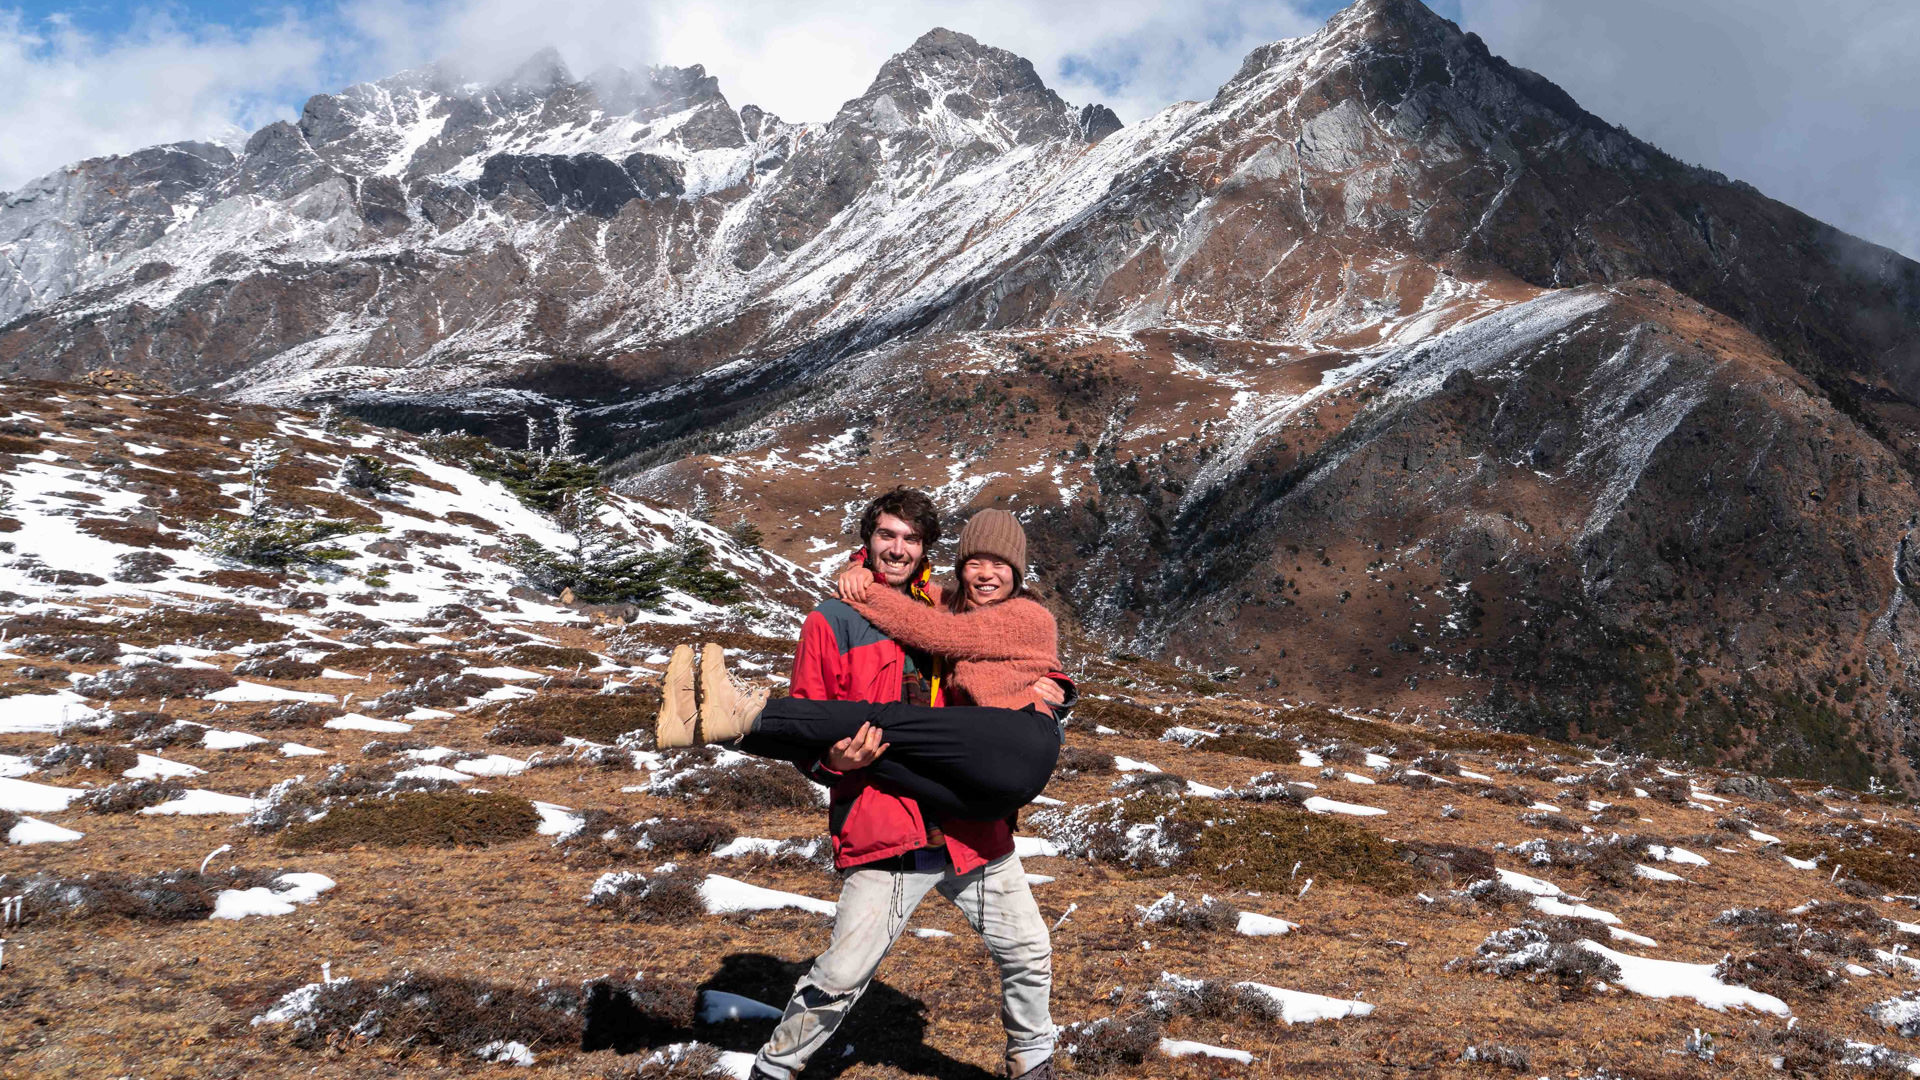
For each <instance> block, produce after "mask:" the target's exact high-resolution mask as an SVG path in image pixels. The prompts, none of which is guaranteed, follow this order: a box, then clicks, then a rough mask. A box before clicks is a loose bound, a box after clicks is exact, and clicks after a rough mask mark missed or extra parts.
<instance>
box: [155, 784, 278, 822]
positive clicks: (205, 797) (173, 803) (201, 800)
mask: <svg viewBox="0 0 1920 1080" xmlns="http://www.w3.org/2000/svg"><path fill="white" fill-rule="evenodd" d="M259 805H260V804H259V800H257V799H249V798H247V797H246V796H244V795H223V794H221V793H220V792H217V791H205V790H202V789H200V788H188V789H187V790H186V791H184V792H181V794H180V796H179V797H178V798H176V799H170V800H168V801H167V802H163V803H161V804H159V805H158V806H149V807H145V808H143V809H142V810H141V811H140V812H141V813H143V814H158V815H167V816H171V815H174V814H188V815H198V814H251V813H253V812H254V811H255V810H256V809H258V808H259Z"/></svg>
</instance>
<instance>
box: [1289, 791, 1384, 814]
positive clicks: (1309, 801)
mask: <svg viewBox="0 0 1920 1080" xmlns="http://www.w3.org/2000/svg"><path fill="white" fill-rule="evenodd" d="M1300 805H1301V806H1304V807H1306V808H1307V809H1309V810H1311V811H1313V812H1314V813H1316V814H1346V815H1348V816H1349V817H1378V816H1380V815H1381V814H1384V813H1386V811H1385V810H1382V809H1380V808H1379V807H1377V806H1361V805H1359V804H1358V803H1348V802H1341V801H1339V800H1338V799H1329V798H1326V797H1324V796H1320V795H1309V796H1307V797H1306V799H1305V800H1304V801H1302V802H1301V803H1300Z"/></svg>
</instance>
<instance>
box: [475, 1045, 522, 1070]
mask: <svg viewBox="0 0 1920 1080" xmlns="http://www.w3.org/2000/svg"><path fill="white" fill-rule="evenodd" d="M474 1054H475V1055H477V1056H479V1057H482V1058H485V1059H486V1060H488V1061H491V1062H494V1063H495V1064H499V1065H514V1066H517V1067H519V1068H522V1069H526V1068H531V1067H532V1066H533V1051H532V1050H529V1049H528V1048H527V1044H526V1043H523V1042H509V1041H507V1040H505V1039H495V1040H494V1041H492V1042H490V1043H488V1044H487V1045H485V1046H482V1047H478V1048H476V1049H475V1050H474Z"/></svg>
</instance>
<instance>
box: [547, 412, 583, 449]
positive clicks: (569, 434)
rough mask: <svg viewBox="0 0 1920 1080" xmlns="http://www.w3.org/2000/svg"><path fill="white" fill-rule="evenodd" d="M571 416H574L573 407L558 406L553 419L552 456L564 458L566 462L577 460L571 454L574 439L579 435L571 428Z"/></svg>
mask: <svg viewBox="0 0 1920 1080" xmlns="http://www.w3.org/2000/svg"><path fill="white" fill-rule="evenodd" d="M573 414H574V408H573V406H571V405H562V406H560V411H559V412H557V413H555V414H554V417H553V423H554V436H553V453H554V456H555V457H560V458H565V459H567V460H568V461H573V460H577V458H576V456H575V454H574V452H573V444H574V440H575V438H576V437H577V436H578V434H579V433H578V432H577V431H576V430H575V428H574V426H573Z"/></svg>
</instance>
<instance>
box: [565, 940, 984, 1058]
mask: <svg viewBox="0 0 1920 1080" xmlns="http://www.w3.org/2000/svg"><path fill="white" fill-rule="evenodd" d="M807 967H808V965H807V964H806V963H794V962H790V961H786V960H782V959H780V958H779V957H777V956H770V955H768V954H766V953H752V952H749V953H734V954H732V955H730V956H727V957H725V958H723V959H722V960H721V962H720V969H719V970H718V971H716V972H714V973H713V974H712V975H711V976H709V977H708V978H707V980H706V981H705V982H702V983H701V984H700V985H699V987H698V989H699V990H702V991H705V990H719V991H724V992H726V993H729V994H738V995H740V996H741V997H746V998H752V999H753V1000H755V1001H762V1002H766V1003H767V1004H769V1005H772V1006H773V1007H775V1008H780V1007H781V1006H783V1005H785V1004H786V1001H787V998H788V997H789V996H790V995H791V994H792V993H793V987H794V984H795V983H796V982H798V981H799V980H800V976H802V975H804V974H806V971H807ZM683 985H684V984H683ZM676 1012H678V1013H679V1014H680V1015H683V1016H684V1015H685V1014H684V1011H683V1010H672V1009H666V1008H661V1007H658V1004H657V1003H651V1002H647V1001H640V1000H636V999H635V998H634V997H632V996H631V994H629V993H626V992H620V991H617V990H615V989H613V988H611V987H606V986H596V987H595V988H594V991H593V993H592V994H591V995H590V996H589V999H588V1002H587V1024H586V1037H585V1040H584V1041H583V1044H582V1047H581V1048H582V1049H584V1050H603V1049H611V1050H615V1051H618V1052H619V1053H623V1054H629V1053H635V1052H637V1051H640V1050H646V1049H650V1048H653V1047H658V1046H664V1045H666V1044H668V1043H672V1042H681V1041H685V1040H688V1039H699V1040H701V1041H702V1042H707V1043H711V1044H713V1045H714V1046H718V1047H719V1048H721V1049H722V1050H740V1051H745V1052H748V1053H751V1052H753V1051H755V1050H758V1049H759V1048H760V1046H761V1044H763V1043H765V1042H766V1041H767V1037H768V1036H769V1035H771V1034H772V1033H773V1029H774V1027H775V1025H776V1024H777V1023H778V1021H777V1020H774V1019H761V1020H728V1021H724V1022H722V1023H718V1024H702V1023H700V1022H699V1021H698V1020H695V1021H694V1022H693V1024H692V1025H691V1026H687V1025H685V1024H683V1023H679V1022H676V1021H674V1020H671V1019H668V1017H671V1016H673V1015H674V1014H675V1013H676ZM926 1035H927V1008H926V1005H925V1004H923V1003H922V1002H921V1001H919V1000H918V999H917V998H914V997H911V996H909V995H907V994H905V993H902V992H901V991H899V990H896V989H894V988H893V987H891V986H889V985H887V984H886V983H884V982H882V981H880V980H878V979H876V980H874V981H873V982H872V983H870V984H868V986H867V991H866V993H865V994H863V995H862V996H861V998H860V1001H859V1003H858V1004H856V1005H855V1006H854V1008H853V1011H852V1012H851V1013H850V1014H849V1015H848V1017H847V1019H846V1022H845V1023H843V1024H842V1025H841V1026H840V1030H839V1031H837V1032H835V1033H834V1037H833V1040H832V1041H831V1042H829V1043H828V1044H827V1045H826V1046H825V1047H824V1048H822V1049H821V1051H820V1052H819V1053H817V1054H815V1055H814V1057H813V1060H812V1061H811V1062H809V1063H808V1065H807V1068H806V1071H805V1072H803V1073H802V1074H801V1076H802V1077H803V1078H804V1080H831V1078H833V1077H837V1076H839V1075H841V1074H842V1073H844V1072H846V1071H847V1070H848V1069H850V1068H852V1067H853V1066H855V1065H860V1064H875V1065H890V1066H892V1067H894V1068H897V1069H901V1070H904V1071H906V1072H910V1073H914V1074H917V1075H921V1076H930V1077H937V1078H938V1080H993V1078H994V1077H995V1076H996V1075H997V1074H995V1073H992V1072H989V1071H987V1070H986V1069H983V1068H981V1067H979V1066H978V1065H971V1064H968V1063H967V1062H964V1061H957V1060H955V1059H954V1058H952V1057H949V1056H948V1055H946V1054H945V1053H942V1052H941V1051H939V1050H937V1049H935V1048H934V1047H932V1046H929V1045H927V1041H926ZM849 1048H850V1049H849Z"/></svg>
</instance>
